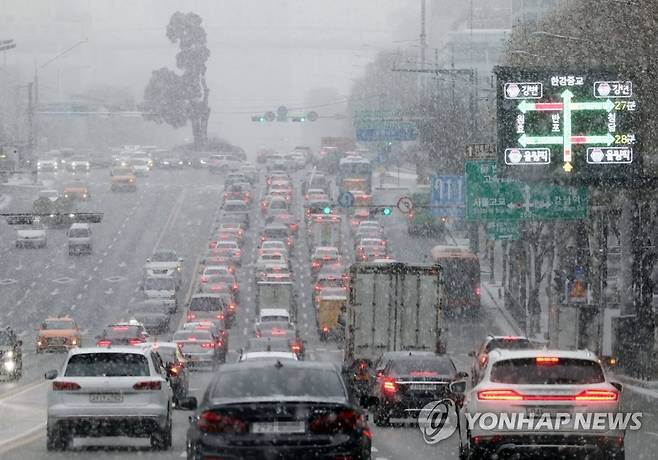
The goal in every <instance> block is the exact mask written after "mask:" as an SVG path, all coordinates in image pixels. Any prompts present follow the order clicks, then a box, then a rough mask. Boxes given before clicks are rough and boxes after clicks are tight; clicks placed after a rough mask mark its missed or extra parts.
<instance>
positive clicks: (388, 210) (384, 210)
mask: <svg viewBox="0 0 658 460" xmlns="http://www.w3.org/2000/svg"><path fill="white" fill-rule="evenodd" d="M392 212H393V211H391V208H382V215H383V216H390V215H391V213H392Z"/></svg>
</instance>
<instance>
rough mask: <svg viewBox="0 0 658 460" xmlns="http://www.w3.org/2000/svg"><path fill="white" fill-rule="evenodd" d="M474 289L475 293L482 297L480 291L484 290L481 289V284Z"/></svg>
mask: <svg viewBox="0 0 658 460" xmlns="http://www.w3.org/2000/svg"><path fill="white" fill-rule="evenodd" d="M474 291H475V295H476V296H478V297H480V293H481V292H482V291H481V290H480V286H478V287H476V288H475V289H474Z"/></svg>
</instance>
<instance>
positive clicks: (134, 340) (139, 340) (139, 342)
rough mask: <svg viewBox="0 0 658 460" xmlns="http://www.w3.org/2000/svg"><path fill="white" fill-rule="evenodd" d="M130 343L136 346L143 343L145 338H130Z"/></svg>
mask: <svg viewBox="0 0 658 460" xmlns="http://www.w3.org/2000/svg"><path fill="white" fill-rule="evenodd" d="M128 343H129V344H130V345H132V346H133V347H134V346H137V345H141V344H143V343H144V340H142V339H130V340H128Z"/></svg>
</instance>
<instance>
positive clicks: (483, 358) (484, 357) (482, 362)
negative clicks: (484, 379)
mask: <svg viewBox="0 0 658 460" xmlns="http://www.w3.org/2000/svg"><path fill="white" fill-rule="evenodd" d="M488 359H489V355H486V354H482V355H480V358H479V361H480V366H484V365H485V364H486V363H487V360H488Z"/></svg>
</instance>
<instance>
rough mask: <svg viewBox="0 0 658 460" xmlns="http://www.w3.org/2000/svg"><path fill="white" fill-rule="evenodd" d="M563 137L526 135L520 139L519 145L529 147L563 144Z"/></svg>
mask: <svg viewBox="0 0 658 460" xmlns="http://www.w3.org/2000/svg"><path fill="white" fill-rule="evenodd" d="M561 143H562V136H527V135H526V134H525V133H524V134H522V135H521V137H519V144H521V145H522V146H524V147H527V146H528V145H547V144H561Z"/></svg>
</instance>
